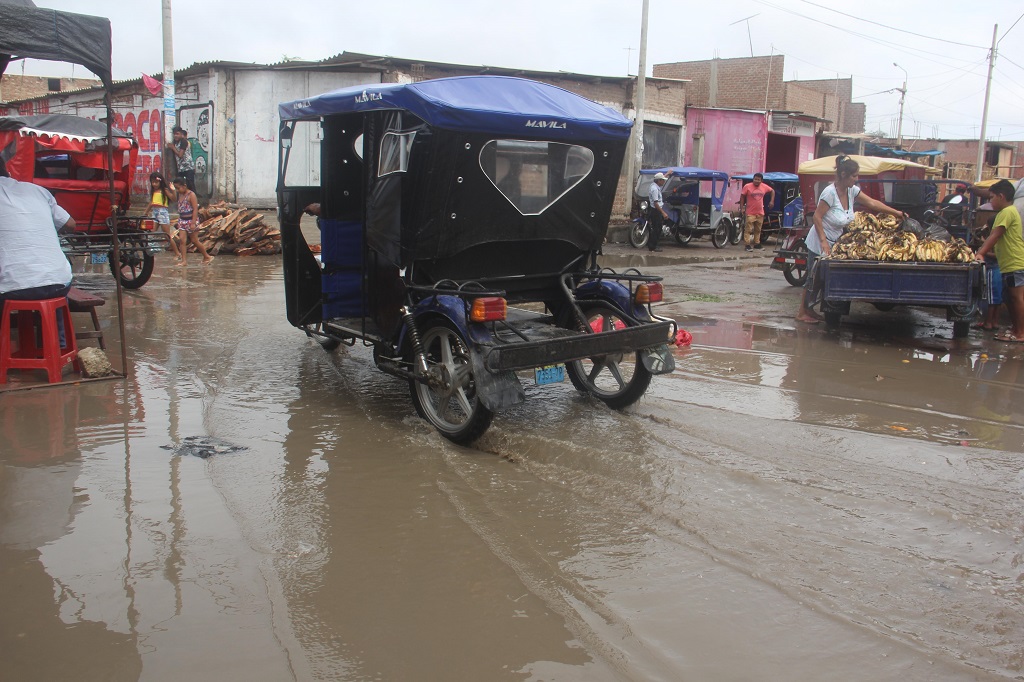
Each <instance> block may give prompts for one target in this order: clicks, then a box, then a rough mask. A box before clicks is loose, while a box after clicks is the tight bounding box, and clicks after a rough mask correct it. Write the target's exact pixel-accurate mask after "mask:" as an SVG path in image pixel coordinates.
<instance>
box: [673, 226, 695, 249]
mask: <svg viewBox="0 0 1024 682" xmlns="http://www.w3.org/2000/svg"><path fill="white" fill-rule="evenodd" d="M675 233H676V241H677V242H678V243H679V245H680V246H686V245H687V244H689V243H690V240H691V239H693V230H692V229H690V228H689V227H678V228H676V230H675Z"/></svg>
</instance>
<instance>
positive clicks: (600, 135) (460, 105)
mask: <svg viewBox="0 0 1024 682" xmlns="http://www.w3.org/2000/svg"><path fill="white" fill-rule="evenodd" d="M278 109H279V111H280V114H281V120H282V121H298V120H316V119H319V118H321V117H323V116H330V115H332V114H345V113H353V112H368V111H381V110H403V111H408V112H410V113H412V114H415V115H416V116H418V117H419V118H421V119H422V120H423V121H425V122H426V123H427V124H428V125H431V126H434V127H437V128H442V129H446V130H458V131H467V132H476V133H491V134H496V135H516V136H523V137H540V138H544V139H567V140H573V139H581V140H582V139H586V140H594V139H614V140H624V139H626V138H628V137H629V131H630V128H632V126H633V124H632V122H630V121H629V119H627V118H625V117H624V116H622V115H621V114H619V113H618V112H616V111H614V110H612V109H610V108H608V107H605V106H603V105H600V104H597V103H596V102H592V101H590V100H589V99H586V98H584V97H580V96H579V95H577V94H575V93H572V92H569V91H568V90H563V89H562V88H558V87H555V86H553V85H548V84H546V83H538V82H536V81H531V80H526V79H524V78H512V77H509V76H461V77H457V78H438V79H436V80H427V81H421V82H419V83H409V84H400V83H393V84H380V85H360V86H354V87H348V88H342V89H341V90H335V91H333V92H328V93H325V94H322V95H317V96H316V97H310V98H308V99H301V100H296V101H294V102H285V103H284V104H281V105H279V107H278Z"/></svg>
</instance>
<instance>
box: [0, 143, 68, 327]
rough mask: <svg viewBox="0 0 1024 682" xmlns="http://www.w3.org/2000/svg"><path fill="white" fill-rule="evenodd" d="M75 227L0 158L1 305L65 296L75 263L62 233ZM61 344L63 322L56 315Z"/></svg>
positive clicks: (49, 197)
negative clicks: (13, 174)
mask: <svg viewBox="0 0 1024 682" xmlns="http://www.w3.org/2000/svg"><path fill="white" fill-rule="evenodd" d="M65 228H66V229H71V230H73V229H74V228H75V221H74V219H73V218H72V217H71V216H70V215H69V214H68V212H67V211H65V210H64V209H63V208H61V207H60V206H58V205H57V202H56V200H55V199H54V198H53V195H52V194H50V193H49V192H47V191H46V190H45V189H43V188H42V187H39V186H38V185H33V184H32V183H30V182H19V181H18V180H15V179H13V178H11V176H10V175H9V174H8V173H7V164H6V163H4V161H3V159H2V158H0V303H3V301H5V300H7V299H10V300H14V301H41V300H45V299H48V298H60V297H61V296H67V295H68V290H69V289H71V263H69V262H68V259H67V258H66V257H65V256H64V252H63V251H62V250H61V248H60V238H59V237H58V236H57V231H58V230H60V229H65ZM57 329H58V331H59V333H60V343H61V346H64V344H65V338H64V318H63V316H62V315H60V314H58V315H57Z"/></svg>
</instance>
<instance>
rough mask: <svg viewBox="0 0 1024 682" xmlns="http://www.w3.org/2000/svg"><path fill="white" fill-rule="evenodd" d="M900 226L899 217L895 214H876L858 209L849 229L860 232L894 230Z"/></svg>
mask: <svg viewBox="0 0 1024 682" xmlns="http://www.w3.org/2000/svg"><path fill="white" fill-rule="evenodd" d="M899 226H900V221H899V219H898V218H897V217H896V216H894V215H889V214H888V213H879V214H878V215H874V214H871V213H868V212H866V211H857V212H856V213H854V214H853V222H851V223H850V226H849V229H850V231H851V232H859V231H861V230H883V231H889V232H891V231H893V230H895V229H897V228H898V227H899Z"/></svg>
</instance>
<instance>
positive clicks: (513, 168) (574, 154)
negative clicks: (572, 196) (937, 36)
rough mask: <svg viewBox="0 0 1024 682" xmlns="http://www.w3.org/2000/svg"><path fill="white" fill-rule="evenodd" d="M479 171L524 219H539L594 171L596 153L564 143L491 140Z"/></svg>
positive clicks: (481, 158) (482, 154)
mask: <svg viewBox="0 0 1024 682" xmlns="http://www.w3.org/2000/svg"><path fill="white" fill-rule="evenodd" d="M480 169H481V170H482V171H483V172H484V175H486V176H487V179H488V180H490V181H491V183H492V184H493V185H494V186H495V188H497V190H498V191H499V192H501V194H502V195H503V196H504V197H505V198H506V199H508V200H509V203H511V204H512V205H513V206H514V207H515V208H516V210H517V211H519V212H520V213H521V214H523V215H540V214H541V213H543V212H544V211H545V210H547V208H548V207H550V206H551V205H552V204H554V203H555V202H556V201H558V200H559V199H560V198H561V197H562V196H564V195H565V194H566V193H567V192H568V191H569V190H571V189H572V188H573V187H575V186H576V185H578V184H579V183H580V182H582V181H583V179H584V178H586V177H587V176H588V175H590V173H591V171H593V170H594V152H593V151H591V150H590V149H588V148H586V147H581V146H579V145H572V144H566V143H564V142H534V141H528V140H491V141H489V142H487V143H486V144H484V146H483V147H482V148H481V150H480Z"/></svg>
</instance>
